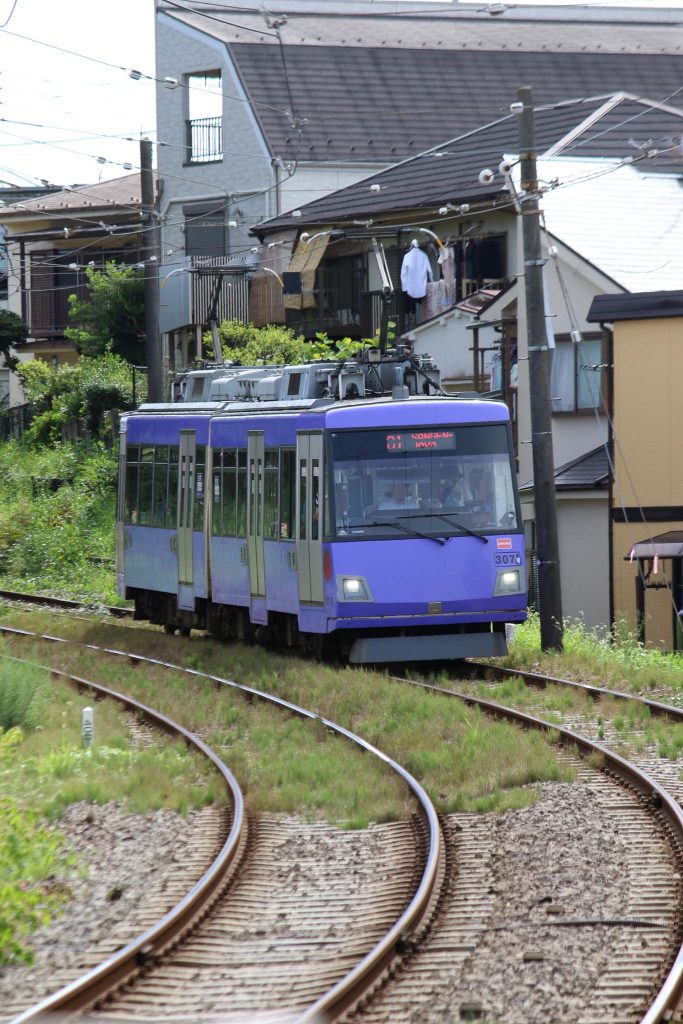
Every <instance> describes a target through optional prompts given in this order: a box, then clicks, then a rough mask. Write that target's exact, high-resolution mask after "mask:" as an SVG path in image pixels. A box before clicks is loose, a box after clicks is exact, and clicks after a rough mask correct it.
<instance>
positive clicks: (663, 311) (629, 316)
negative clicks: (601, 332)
mask: <svg viewBox="0 0 683 1024" xmlns="http://www.w3.org/2000/svg"><path fill="white" fill-rule="evenodd" d="M668 316H683V291H667V292H631V293H629V294H622V293H617V294H616V295H596V296H595V298H594V299H593V303H592V305H591V308H590V310H589V311H588V316H587V317H586V319H587V320H588V323H610V322H613V321H615V320H616V321H619V320H651V319H655V318H659V317H668Z"/></svg>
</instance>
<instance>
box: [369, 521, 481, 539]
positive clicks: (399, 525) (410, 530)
mask: <svg viewBox="0 0 683 1024" xmlns="http://www.w3.org/2000/svg"><path fill="white" fill-rule="evenodd" d="M397 518H401V519H410V518H411V517H410V516H400V517H397ZM370 526H393V527H394V529H395V530H402V531H403V532H404V533H409V534H410V535H411V537H424V539H425V540H433V541H436V543H437V544H445V543H446V541H445V540H444V539H443V537H434V536H433V535H432V534H431V533H422V531H421V530H416V529H415V528H414V527H412V526H404V525H403V523H399V522H397V521H396V519H382V520H381V522H377V520H374V521H373V522H372V523H370ZM475 536H476V534H475Z"/></svg>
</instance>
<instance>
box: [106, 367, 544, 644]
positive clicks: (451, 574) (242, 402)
mask: <svg viewBox="0 0 683 1024" xmlns="http://www.w3.org/2000/svg"><path fill="white" fill-rule="evenodd" d="M439 390H440V389H439V384H438V371H436V370H435V369H434V367H433V366H432V364H431V363H430V362H429V360H428V358H427V357H422V358H421V359H418V358H416V357H414V356H411V355H405V354H401V353H398V354H397V355H395V356H394V357H393V358H383V359H381V360H380V361H377V360H376V359H372V358H368V357H367V356H366V358H365V360H357V361H354V362H352V363H350V362H348V361H347V362H345V363H328V364H321V363H312V364H306V365H303V366H286V367H257V368H243V367H235V366H212V367H207V368H203V369H201V370H196V371H189V372H187V373H184V374H182V375H181V376H179V377H178V378H176V381H175V382H174V385H173V401H171V402H169V403H168V404H163V405H143V406H141V407H140V409H139V410H137V411H136V412H133V413H129V414H127V415H126V416H124V417H123V419H122V424H121V466H120V483H119V512H118V517H117V576H118V585H119V593H120V594H121V596H122V597H126V598H132V599H134V601H135V615H136V618H139V619H147V620H149V621H151V622H153V623H157V624H160V625H163V626H164V627H165V628H166V630H167V631H168V632H173V631H175V630H176V629H178V630H180V631H181V632H182V633H185V634H187V633H189V630H190V629H191V628H192V627H195V628H200V629H207V630H208V631H210V632H211V633H212V634H215V635H217V636H219V637H224V638H239V639H252V638H253V639H256V640H259V641H262V642H269V643H272V644H275V645H281V646H292V647H295V646H299V647H301V648H302V649H305V650H308V651H312V652H315V653H318V654H328V653H329V654H330V655H337V656H341V657H347V658H348V660H349V661H351V662H353V663H382V662H396V661H402V662H404V661H425V660H429V661H432V660H440V659H449V658H464V657H468V656H485V655H501V654H504V653H506V643H505V623H506V622H521V621H523V620H524V618H525V616H526V597H527V584H526V571H525V558H524V536H523V532H522V525H521V518H520V509H519V499H518V495H517V489H516V485H515V470H514V460H513V454H512V440H511V430H510V422H509V414H508V410H507V408H506V406H505V405H503V404H502V403H499V402H494V401H486V400H481V399H479V398H478V397H477V396H472V397H470V398H462V397H461V398H455V397H448V396H445V395H439V394H437V393H435V392H438V391H439Z"/></svg>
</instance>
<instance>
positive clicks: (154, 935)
mask: <svg viewBox="0 0 683 1024" xmlns="http://www.w3.org/2000/svg"><path fill="white" fill-rule="evenodd" d="M3 657H5V658H7V659H8V660H11V661H16V662H19V663H21V664H24V665H31V666H33V667H35V668H39V669H43V670H45V671H46V672H49V673H50V674H51V676H52V678H53V679H64V680H66V681H67V682H69V683H72V684H73V685H75V686H77V687H78V688H79V689H80V690H89V691H93V692H94V693H96V694H97V695H98V696H99V697H106V698H109V699H112V700H115V701H117V702H118V703H120V704H123V705H124V706H125V707H126V708H127V709H128V710H129V711H133V712H135V713H136V714H138V715H140V716H142V717H143V718H144V719H145V720H146V721H147V722H149V723H150V724H151V725H153V726H154V727H155V728H157V729H163V730H164V732H167V733H169V734H170V735H173V736H181V737H182V738H183V739H184V740H185V742H186V743H187V744H188V746H191V747H194V748H195V750H196V751H198V752H199V753H200V754H202V755H203V756H204V757H206V758H207V759H208V760H209V761H210V762H211V763H212V764H213V766H214V767H215V768H216V770H217V771H218V772H219V774H220V775H221V776H222V778H223V781H224V783H225V785H226V788H227V789H228V792H229V794H230V795H231V797H232V804H233V821H232V827H231V829H230V832H229V834H228V836H227V838H226V840H225V843H224V844H223V846H222V848H221V850H220V851H219V853H218V856H217V857H216V858H215V859H214V861H213V862H212V864H211V865H210V866H209V868H208V869H207V870H206V871H205V872H204V874H203V875H202V877H201V878H200V879H199V881H198V882H197V883H196V884H195V885H194V886H193V887H192V888H191V889H190V890H189V892H187V893H186V894H185V896H184V897H183V898H182V899H181V900H180V902H179V903H177V904H176V905H175V907H173V908H172V909H171V910H169V911H168V912H167V913H166V914H165V915H164V916H163V917H162V918H161V919H160V920H159V921H157V922H156V923H155V924H154V925H152V926H151V927H150V928H147V929H146V930H145V931H144V932H142V933H141V934H140V935H138V936H137V937H136V938H135V939H133V940H132V941H131V942H129V943H128V944H127V945H126V946H124V947H123V948H122V949H120V950H118V951H117V952H116V953H114V954H113V955H112V956H110V957H108V958H107V959H106V960H103V961H102V963H100V964H98V965H97V966H96V967H94V968H92V969H91V970H89V971H88V972H87V973H85V974H83V975H81V976H80V977H79V978H76V979H75V980H74V981H72V982H70V983H69V984H68V985H65V986H64V987H63V988H61V989H59V990H58V991H57V992H54V993H52V995H49V996H47V997H46V998H45V999H43V1000H41V1001H40V1002H39V1003H36V1004H35V1005H34V1006H32V1007H30V1008H29V1009H27V1010H25V1011H24V1012H23V1013H21V1014H19V1016H18V1017H15V1018H14V1019H13V1020H12V1022H11V1024H27V1022H29V1021H36V1020H39V1019H41V1018H43V1017H45V1016H46V1015H47V1014H54V1013H57V1012H59V1013H62V1014H66V1013H71V1012H75V1011H77V1010H81V1009H83V1008H85V1007H87V1006H89V1005H91V1004H92V1003H93V1002H95V1001H96V1000H97V999H100V998H102V997H103V996H104V995H106V994H107V993H109V992H111V991H112V989H114V988H116V987H118V986H119V985H121V984H122V983H123V982H125V981H126V980H128V979H129V978H130V977H131V976H132V975H134V974H135V973H136V972H137V971H138V970H139V969H140V968H141V967H143V966H144V964H145V963H147V962H149V961H150V960H153V959H154V958H155V957H156V956H158V955H159V954H160V953H162V952H163V951H164V950H165V949H166V948H167V947H168V946H169V945H170V944H172V943H174V942H176V941H178V939H179V938H181V937H182V936H183V935H184V934H186V933H187V931H188V929H189V928H190V927H191V926H192V924H193V923H194V922H195V921H196V920H197V917H198V916H199V915H201V914H202V913H203V912H204V911H205V910H206V908H207V906H208V905H209V904H210V902H211V901H212V898H213V897H214V895H216V894H217V892H218V891H219V890H220V889H221V887H222V886H223V885H224V884H225V882H226V881H227V880H228V878H229V877H230V872H231V870H232V868H233V866H234V865H235V864H236V862H237V860H238V854H239V853H240V851H241V849H242V847H243V845H244V842H245V840H246V830H247V822H246V818H245V815H244V799H243V796H242V791H241V790H240V788H239V785H238V784H237V782H236V780H235V778H234V776H233V774H232V772H231V771H230V769H229V768H228V766H227V765H226V764H224V762H223V761H222V760H221V759H220V758H219V757H218V755H217V754H216V753H215V752H214V751H213V750H211V748H210V747H208V746H207V745H206V743H204V742H203V740H201V739H200V738H199V737H198V736H195V735H194V733H191V732H189V730H187V729H185V728H184V727H183V726H182V725H180V724H179V723H178V722H174V721H173V720H172V719H171V718H168V716H166V715H164V714H162V713H161V712H159V711H156V710H154V709H153V708H151V707H149V706H148V705H147V704H142V703H141V702H140V701H137V700H134V699H133V698H132V697H130V696H128V695H127V694H123V693H119V692H118V691H116V690H111V689H109V688H108V687H106V686H101V685H100V684H99V683H93V682H92V681H91V680H89V679H83V678H82V677H81V676H75V675H71V674H70V673H68V672H63V671H60V670H58V669H54V668H51V667H50V666H48V665H40V664H37V663H36V662H34V661H29V660H27V659H25V658H17V657H15V656H13V655H3Z"/></svg>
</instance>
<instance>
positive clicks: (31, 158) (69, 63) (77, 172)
mask: <svg viewBox="0 0 683 1024" xmlns="http://www.w3.org/2000/svg"><path fill="white" fill-rule="evenodd" d="M486 2H487V0H481V5H482V6H484V5H485V4H486ZM507 2H508V3H510V2H512V3H514V2H516V0H507ZM520 2H521V0H520ZM526 2H527V3H539V4H541V3H547V2H548V0H526ZM555 3H556V4H557V5H558V6H560V5H565V4H570V5H572V6H579V5H577V4H576V0H555ZM378 6H380V5H379V4H378ZM580 6H586V7H600V6H603V7H617V6H632V7H633V6H641V7H647V6H652V7H676V8H679V9H683V0H651V2H650V3H648V2H647V0H620V2H617V0H603V2H602V3H596V2H590V3H587V4H585V5H580ZM10 15H11V17H10ZM8 18H9V19H10V20H9V23H8V24H7V26H6V28H5V29H4V30H3V31H2V32H0V118H2V120H1V121H0V182H3V183H11V184H34V185H35V184H40V181H41V179H43V180H46V181H50V182H54V183H57V184H74V183H76V182H80V183H86V182H87V183H90V182H93V181H97V180H98V179H102V180H104V179H106V178H114V177H118V176H119V175H122V174H125V173H126V172H127V169H126V168H124V167H122V166H121V165H122V164H124V163H130V164H132V165H133V169H137V166H138V163H139V144H138V141H137V140H138V139H139V137H140V133H141V132H143V133H145V132H147V133H150V134H151V133H152V132H153V130H154V83H153V82H151V81H149V80H145V79H144V78H143V79H141V80H139V81H134V80H132V79H131V78H130V77H129V76H128V75H127V74H126V71H125V70H121V69H127V68H132V69H136V70H139V71H141V72H143V73H145V74H148V75H153V74H154V0H115V2H114V3H113V4H112V3H108V2H105V0H0V25H2V24H3V23H4V22H6V20H7V19H8ZM20 36H24V37H28V38H19V37H20ZM38 40H42V41H43V42H44V43H49V44H50V45H49V46H44V45H41V44H40V42H38ZM55 47H63V48H64V49H66V50H74V51H77V52H78V53H80V54H84V55H87V56H88V57H91V58H97V60H99V61H105V62H108V63H109V64H112V65H114V67H107V66H104V65H103V64H99V63H96V62H95V61H93V60H88V59H86V58H85V57H79V56H73V55H71V54H67V53H61V52H59V50H58V49H55ZM20 122H24V123H20ZM25 122H29V123H25ZM108 136H109V137H108ZM111 136H120V137H121V138H111ZM125 136H130V137H131V138H132V139H133V141H130V142H128V141H125ZM98 157H99V158H100V161H99V162H98V160H97V158H98ZM102 159H104V160H106V161H108V162H106V163H103V162H102Z"/></svg>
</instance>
